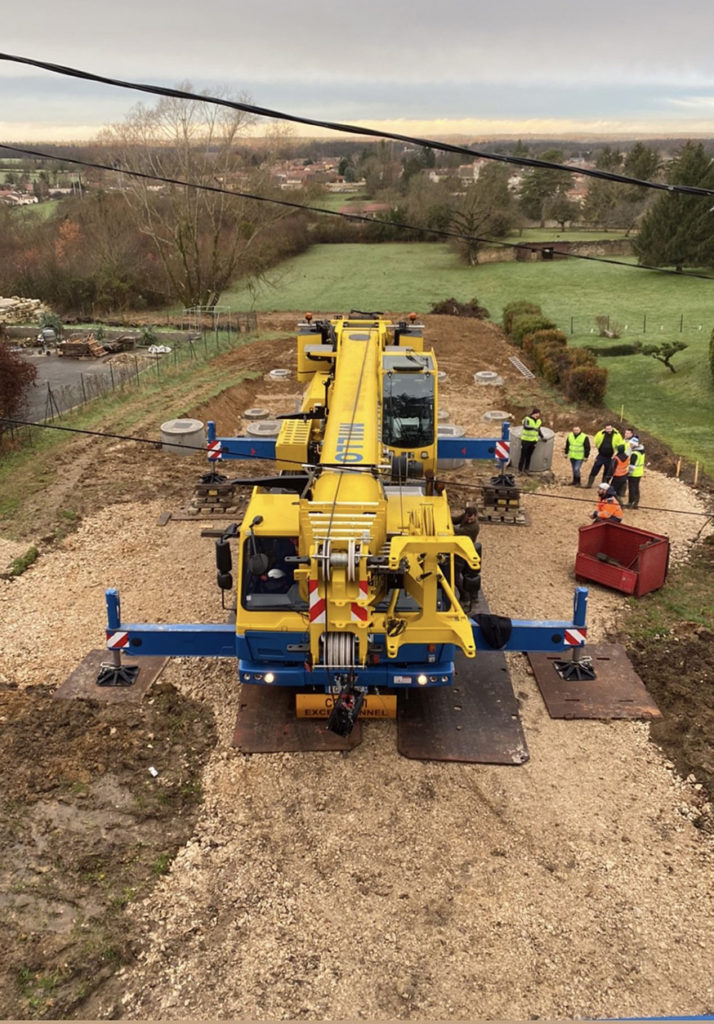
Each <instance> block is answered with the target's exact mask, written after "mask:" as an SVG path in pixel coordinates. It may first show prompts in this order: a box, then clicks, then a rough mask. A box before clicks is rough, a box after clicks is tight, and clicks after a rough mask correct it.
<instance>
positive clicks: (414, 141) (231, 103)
mask: <svg viewBox="0 0 714 1024" xmlns="http://www.w3.org/2000/svg"><path fill="white" fill-rule="evenodd" d="M0 60H6V61H12V62H14V63H16V64H27V65H29V66H30V67H36V68H42V69H43V70H45V71H51V72H53V73H54V74H58V75H64V76H67V77H70V78H79V79H82V80H83V81H87V82H99V83H101V84H103V85H111V86H114V87H116V88H119V89H132V90H134V91H136V92H145V93H150V94H152V95H154V96H168V97H173V98H176V99H187V100H196V101H198V102H200V103H210V104H215V105H217V106H222V107H229V108H230V109H232V110H241V111H243V112H244V113H248V114H254V115H255V116H257V117H267V118H271V119H274V120H278V121H290V122H292V123H294V124H305V125H311V126H312V127H316V128H325V129H327V130H328V131H336V132H342V133H344V134H348V135H362V136H368V137H370V138H378V139H392V140H393V141H395V142H406V143H408V144H409V145H413V146H421V147H425V148H428V149H435V150H438V151H441V152H444V153H460V154H463V155H466V156H471V157H474V156H476V157H480V158H481V159H483V160H496V161H498V162H500V163H506V164H515V165H517V166H519V167H534V168H541V169H547V170H556V171H566V172H567V173H568V174H582V175H584V176H585V177H590V178H601V179H603V180H605V181H615V182H620V183H621V184H624V185H637V186H639V187H640V188H651V189H657V190H658V191H662V192H676V193H681V194H684V195H694V196H710V197H711V196H714V189H710V188H701V187H700V186H698V185H668V184H665V183H663V182H656V181H644V180H642V179H640V178H631V177H629V176H628V175H625V174H615V173H614V172H613V171H603V170H600V169H598V168H586V167H583V168H581V167H569V166H568V165H567V164H558V163H553V162H552V161H549V160H538V159H536V158H534V157H522V156H518V157H516V156H507V155H505V154H503V153H487V152H484V151H482V150H477V149H473V148H471V147H468V146H456V145H453V144H451V143H447V142H439V141H437V140H436V139H425V138H420V137H418V136H413V135H402V134H400V133H398V132H387V131H378V130H377V129H375V128H367V127H366V126H364V125H353V124H343V123H341V122H339V121H324V120H321V119H319V118H311V117H303V116H301V115H299V114H290V113H286V112H285V111H280V110H272V109H271V108H269V107H258V106H256V105H255V104H252V103H244V102H242V101H240V100H228V99H224V98H221V97H218V96H208V95H201V94H200V93H195V92H189V91H186V90H184V89H172V88H169V87H167V86H161V85H147V84H145V83H141V82H129V81H126V80H124V79H121V78H108V77H106V76H105V75H96V74H93V73H92V72H89V71H82V70H81V69H79V68H72V67H68V66H66V65H63V64H53V63H51V62H49V61H42V60H34V59H32V58H31V57H20V56H17V55H14V54H10V53H0Z"/></svg>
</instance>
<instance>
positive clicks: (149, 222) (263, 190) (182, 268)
mask: <svg viewBox="0 0 714 1024" xmlns="http://www.w3.org/2000/svg"><path fill="white" fill-rule="evenodd" d="M181 88H182V89H183V90H184V91H190V88H191V87H190V85H189V84H184V85H182V86H181ZM252 120H253V119H252V118H250V117H249V116H248V115H246V114H244V113H242V112H241V111H237V110H233V109H231V108H228V107H221V106H217V105H215V104H210V103H206V102H203V101H202V100H186V99H180V98H176V97H162V98H161V99H160V100H159V101H158V102H157V103H156V105H155V106H153V107H146V106H144V105H143V104H139V105H137V106H136V107H134V109H133V110H132V111H130V113H129V114H128V115H127V117H126V119H125V120H124V122H123V123H122V124H118V125H113V126H111V127H110V128H108V129H106V130H105V131H104V132H103V134H102V137H101V142H102V143H103V144H104V145H105V146H106V145H109V146H110V149H111V152H112V157H113V159H114V163H115V166H117V167H121V168H126V169H128V170H133V171H139V172H141V173H143V174H148V175H156V176H158V177H164V178H172V179H175V180H178V181H181V182H190V183H191V184H196V185H208V186H212V187H216V186H217V187H219V188H222V189H234V190H235V191H241V192H252V193H255V194H259V195H270V189H269V185H268V181H267V178H268V174H267V170H266V168H265V165H264V164H263V165H261V163H260V161H259V160H248V159H247V157H246V156H245V155H243V154H242V153H241V151H240V149H239V148H238V147H239V144H240V143H241V142H242V141H243V140H242V136H243V135H244V134H245V131H246V129H247V128H248V126H249V125H250V123H251V121H252ZM123 189H124V194H125V196H126V198H127V200H128V203H129V207H130V210H131V212H132V215H133V217H134V218H135V220H136V223H137V226H138V227H139V229H140V230H141V231H142V232H143V233H145V234H146V235H147V236H148V237H149V238H150V239H151V241H152V243H153V246H154V248H155V251H156V254H157V257H158V259H159V261H160V263H161V265H162V267H163V271H164V273H165V275H166V278H167V281H168V284H169V288H170V291H171V293H172V294H173V295H174V296H175V298H176V299H177V300H178V301H180V302H182V303H183V304H184V306H196V305H201V306H211V305H215V304H216V303H217V302H218V300H219V298H220V295H221V292H222V291H223V290H224V289H225V288H226V287H227V286H228V285H229V284H230V283H231V282H232V281H233V280H235V279H236V277H238V276H247V277H250V276H252V275H254V274H255V273H259V269H260V268H259V267H258V266H256V265H255V263H254V262H253V261H252V249H253V247H254V245H255V242H256V239H257V238H258V236H259V235H260V232H261V230H262V229H263V228H264V227H265V226H266V225H267V224H268V223H270V222H272V221H275V220H276V219H279V218H280V217H282V216H285V212H284V210H282V209H281V208H280V207H275V206H272V205H270V204H268V203H260V202H258V201H255V200H249V199H243V198H241V197H238V196H236V197H232V196H229V195H225V194H223V193H221V192H210V191H202V190H201V189H198V188H192V187H190V186H189V185H188V184H187V185H183V184H180V185H176V184H163V185H162V184H161V183H159V182H155V181H151V180H148V179H145V178H136V177H131V176H129V175H127V176H126V177H125V178H124V179H123Z"/></svg>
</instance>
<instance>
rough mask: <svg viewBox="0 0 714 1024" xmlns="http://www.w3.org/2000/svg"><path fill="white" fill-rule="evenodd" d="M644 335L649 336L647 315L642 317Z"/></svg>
mask: <svg viewBox="0 0 714 1024" xmlns="http://www.w3.org/2000/svg"><path fill="white" fill-rule="evenodd" d="M642 333H643V334H647V314H646V313H645V315H644V316H643V317H642Z"/></svg>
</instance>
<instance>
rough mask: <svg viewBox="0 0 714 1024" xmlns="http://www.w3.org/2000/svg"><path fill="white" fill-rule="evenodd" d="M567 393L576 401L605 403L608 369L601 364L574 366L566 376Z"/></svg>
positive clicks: (591, 403)
mask: <svg viewBox="0 0 714 1024" xmlns="http://www.w3.org/2000/svg"><path fill="white" fill-rule="evenodd" d="M564 383H565V394H566V395H567V396H568V398H570V399H571V400H572V401H574V402H583V403H585V404H586V405H603V403H604V401H605V389H606V387H607V370H606V369H604V367H601V366H590V365H587V364H586V365H584V366H574V367H573V368H572V370H569V371H568V373H567V374H566V377H565V381H564Z"/></svg>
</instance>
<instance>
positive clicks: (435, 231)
mask: <svg viewBox="0 0 714 1024" xmlns="http://www.w3.org/2000/svg"><path fill="white" fill-rule="evenodd" d="M0 150H8V151H9V152H11V153H22V154H24V155H25V156H34V157H39V158H40V159H42V160H54V161H56V162H58V163H69V164H74V165H75V166H77V167H89V168H91V169H93V170H97V171H109V172H110V173H111V174H126V175H128V176H129V177H132V178H141V179H144V180H147V181H159V182H162V183H163V184H165V185H180V186H181V187H182V188H192V189H196V190H198V191H200V192H215V193H218V194H219V195H226V196H232V197H233V198H235V199H249V200H253V201H254V202H257V203H273V204H275V205H277V206H286V207H288V208H290V209H293V210H303V211H306V212H308V213H319V214H326V215H327V216H330V217H342V218H343V219H344V220H354V221H359V222H361V223H364V224H372V225H375V224H376V225H379V226H381V227H387V228H392V229H393V230H394V229H398V230H402V231H418V232H421V233H426V234H430V235H436V236H438V237H440V238H455V239H458V240H459V241H464V242H479V243H482V244H484V245H495V246H501V247H502V248H506V249H520V250H523V251H525V252H530V253H532V252H539V251H540V250H539V249H538V248H534V247H533V246H532V245H528V244H527V243H525V242H504V241H503V240H502V239H498V238H483V237H481V236H480V235H464V234H462V233H461V232H459V231H449V230H448V229H445V228H431V227H422V226H420V225H418V224H408V223H406V222H405V221H392V220H382V219H381V218H379V217H367V216H364V215H363V214H359V213H344V212H342V211H340V210H329V209H327V208H326V207H324V206H309V205H307V204H306V203H296V202H293V201H291V200H289V199H276V198H275V197H273V196H260V195H257V194H256V193H253V192H237V191H235V190H233V189H227V188H222V187H221V186H220V185H207V184H200V183H198V182H192V181H186V180H184V179H183V178H170V177H166V176H164V175H160V174H150V173H148V172H147V171H134V170H130V169H128V168H124V167H118V166H116V165H115V164H101V163H98V162H96V161H93V160H80V159H79V158H78V157H68V156H58V155H57V154H53V153H44V152H42V151H41V150H37V149H27V148H25V147H22V146H10V145H6V144H0ZM552 254H553V255H554V256H562V257H566V258H568V259H575V260H586V261H588V262H590V263H607V264H610V265H611V266H615V267H627V268H628V269H629V270H651V271H653V272H654V273H657V274H676V275H677V277H693V278H697V279H699V280H702V281H714V277H712V276H711V275H709V274H697V273H694V272H692V271H688V270H687V271H681V272H680V271H678V270H668V269H667V268H666V267H655V266H650V265H649V264H647V263H625V262H624V261H623V260H613V259H608V258H607V257H606V256H586V255H585V254H584V253H577V252H565V251H563V250H562V249H553V250H552Z"/></svg>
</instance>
